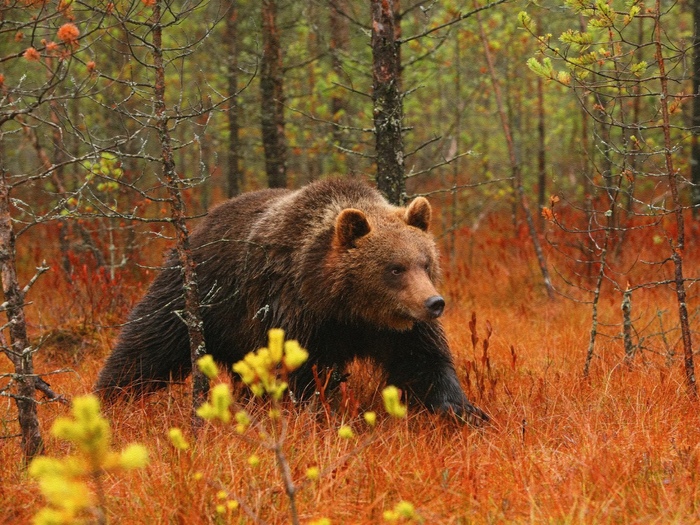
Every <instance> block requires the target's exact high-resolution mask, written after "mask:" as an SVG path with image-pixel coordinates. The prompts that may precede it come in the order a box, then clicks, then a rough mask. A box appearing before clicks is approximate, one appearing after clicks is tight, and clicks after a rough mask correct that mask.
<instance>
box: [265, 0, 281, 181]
mask: <svg viewBox="0 0 700 525" xmlns="http://www.w3.org/2000/svg"><path fill="white" fill-rule="evenodd" d="M261 13H262V44H263V55H262V60H261V62H260V95H261V97H260V98H261V106H260V118H261V126H262V141H263V149H264V150H265V170H266V172H267V182H268V186H269V187H270V188H284V187H286V186H287V143H286V140H285V136H284V74H283V71H282V48H281V47H280V33H279V29H278V28H277V1H276V0H262V4H261Z"/></svg>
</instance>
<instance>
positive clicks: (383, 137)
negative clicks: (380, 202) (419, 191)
mask: <svg viewBox="0 0 700 525" xmlns="http://www.w3.org/2000/svg"><path fill="white" fill-rule="evenodd" d="M371 10H372V36H371V46H372V102H373V107H374V110H373V111H374V134H375V140H376V147H375V154H376V163H377V175H376V177H377V187H378V188H379V191H381V192H382V193H383V194H384V196H386V198H387V199H388V200H389V202H391V203H393V204H402V203H403V201H404V199H405V195H406V181H405V166H404V153H403V130H402V127H403V94H402V93H401V55H400V52H399V48H400V44H399V42H398V40H397V38H396V34H397V28H396V23H397V18H396V13H397V12H398V5H397V2H395V0H371Z"/></svg>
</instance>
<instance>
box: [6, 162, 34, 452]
mask: <svg viewBox="0 0 700 525" xmlns="http://www.w3.org/2000/svg"><path fill="white" fill-rule="evenodd" d="M16 262H17V261H16V253H15V232H14V230H13V229H12V219H11V216H10V186H9V184H8V183H7V179H6V176H5V173H4V172H3V173H0V277H1V278H2V291H3V294H4V297H5V302H4V304H3V308H4V310H5V312H6V315H7V322H8V325H9V331H10V345H9V346H8V345H7V344H6V343H5V341H4V337H3V335H2V332H0V338H1V339H2V348H3V351H4V352H5V354H7V357H9V358H10V360H11V361H12V363H13V365H14V367H15V374H16V376H15V377H14V380H15V381H16V383H17V391H16V393H13V394H11V395H12V397H13V398H14V400H15V403H16V404H17V412H18V414H19V426H20V432H21V435H22V453H23V455H24V459H25V461H27V462H28V461H29V460H31V459H32V458H33V457H35V456H37V455H39V454H41V452H42V451H43V449H44V441H43V439H42V438H41V429H40V427H39V418H38V417H37V410H36V402H35V397H34V395H35V390H36V377H35V376H34V361H33V355H34V354H33V352H32V348H31V347H30V345H29V338H28V337H27V323H26V321H25V318H24V291H23V290H22V289H21V288H20V286H19V279H18V277H17V266H16Z"/></svg>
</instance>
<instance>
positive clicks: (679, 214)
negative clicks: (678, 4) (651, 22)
mask: <svg viewBox="0 0 700 525" xmlns="http://www.w3.org/2000/svg"><path fill="white" fill-rule="evenodd" d="M655 16H656V28H655V31H654V33H655V35H654V36H655V38H654V45H655V46H656V60H657V62H658V65H659V80H660V81H661V96H660V97H659V103H660V105H661V116H662V119H663V131H664V152H665V161H666V173H667V176H668V185H669V188H670V190H671V204H672V208H671V211H672V212H673V215H674V217H675V222H676V230H677V233H676V239H675V246H674V245H673V243H672V245H671V250H672V254H671V259H672V260H673V265H674V281H675V284H676V298H677V301H678V318H679V321H680V325H681V339H682V341H683V355H684V366H685V379H686V387H687V388H688V392H689V393H690V394H691V395H692V396H694V397H695V396H697V386H696V383H695V365H694V363H693V344H692V340H691V336H690V322H689V319H688V306H687V302H686V292H685V278H684V276H683V255H684V253H683V251H684V249H685V224H684V220H683V205H682V203H681V201H680V197H679V195H678V173H677V172H676V168H675V167H674V165H673V155H672V151H673V142H672V140H671V120H670V116H669V109H668V93H669V91H668V77H667V76H666V66H665V64H664V56H663V47H662V46H663V44H662V42H661V20H660V17H661V0H656V13H655Z"/></svg>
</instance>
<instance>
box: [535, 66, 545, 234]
mask: <svg viewBox="0 0 700 525" xmlns="http://www.w3.org/2000/svg"><path fill="white" fill-rule="evenodd" d="M546 138H547V137H546V135H545V105H544V80H543V79H542V77H540V76H538V77H537V144H538V149H537V182H538V184H537V205H538V209H539V211H540V212H541V211H542V209H543V208H544V206H545V202H546V201H545V199H546V194H547V148H546ZM540 217H541V222H540V224H541V226H542V228H541V229H544V217H542V214H541V213H540Z"/></svg>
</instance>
